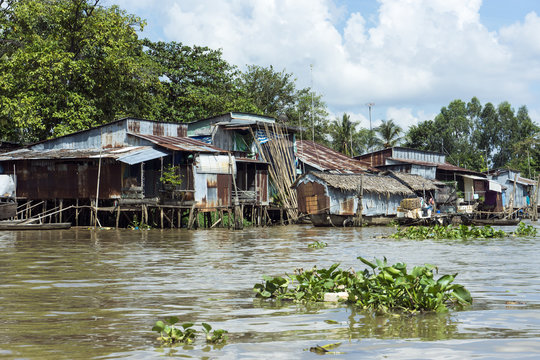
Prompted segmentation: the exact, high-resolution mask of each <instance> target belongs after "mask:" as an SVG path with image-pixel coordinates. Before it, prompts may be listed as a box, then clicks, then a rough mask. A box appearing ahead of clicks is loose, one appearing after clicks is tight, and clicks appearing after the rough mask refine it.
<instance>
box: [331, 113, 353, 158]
mask: <svg viewBox="0 0 540 360" xmlns="http://www.w3.org/2000/svg"><path fill="white" fill-rule="evenodd" d="M329 130H330V136H332V147H333V148H334V150H336V151H339V152H340V153H342V154H345V155H347V156H353V134H354V133H355V132H356V124H355V123H353V122H352V121H351V116H350V115H348V114H346V113H344V114H343V116H342V118H341V121H340V120H339V119H335V120H334V121H332V122H331V123H330V126H329ZM357 155H358V154H357Z"/></svg>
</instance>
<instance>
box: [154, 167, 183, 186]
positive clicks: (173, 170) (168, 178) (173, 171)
mask: <svg viewBox="0 0 540 360" xmlns="http://www.w3.org/2000/svg"><path fill="white" fill-rule="evenodd" d="M179 171H180V167H178V166H173V165H169V166H168V167H167V168H166V169H164V170H163V173H162V174H161V177H160V178H159V181H161V182H162V183H163V184H167V185H171V186H173V187H177V186H180V185H182V176H181V175H180V174H179Z"/></svg>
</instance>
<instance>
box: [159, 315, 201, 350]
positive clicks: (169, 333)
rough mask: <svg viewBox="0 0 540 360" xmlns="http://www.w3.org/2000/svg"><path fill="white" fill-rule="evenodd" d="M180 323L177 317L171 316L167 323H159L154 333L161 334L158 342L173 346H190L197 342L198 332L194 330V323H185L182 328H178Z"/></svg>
mask: <svg viewBox="0 0 540 360" xmlns="http://www.w3.org/2000/svg"><path fill="white" fill-rule="evenodd" d="M177 322H178V318H177V317H176V316H171V317H170V318H168V319H166V320H165V322H163V321H161V320H160V321H157V322H156V324H155V325H154V327H153V328H152V331H157V332H158V333H159V335H160V336H159V337H158V340H160V341H161V342H162V343H164V344H168V345H172V344H174V343H184V344H190V343H192V342H193V340H195V336H196V333H197V330H195V329H193V323H184V324H182V328H179V327H176V326H175V324H176V323H177Z"/></svg>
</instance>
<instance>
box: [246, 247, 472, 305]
mask: <svg viewBox="0 0 540 360" xmlns="http://www.w3.org/2000/svg"><path fill="white" fill-rule="evenodd" d="M358 259H359V260H360V261H362V262H363V263H364V264H366V265H368V266H369V268H368V269H365V270H364V271H362V272H355V271H353V270H352V269H351V270H342V269H339V268H338V267H339V264H334V265H332V266H331V267H330V268H328V269H317V268H313V269H311V270H308V271H304V270H298V271H296V272H295V274H293V275H287V276H286V277H279V276H278V277H269V276H264V277H263V280H264V281H263V283H262V284H256V285H255V286H254V288H253V291H254V292H255V293H256V297H258V298H263V299H280V300H282V299H286V300H293V301H323V300H324V294H325V293H331V292H346V293H347V299H346V300H345V302H347V303H349V304H354V305H357V306H360V307H362V308H364V309H373V310H376V311H382V312H387V311H393V310H394V311H395V310H398V311H399V310H401V311H407V312H418V311H437V312H441V311H447V310H448V306H452V305H470V304H471V303H472V298H471V295H470V293H469V291H467V290H466V289H465V288H464V287H463V286H462V285H459V284H453V281H454V279H455V277H456V276H457V274H453V275H443V276H441V277H440V278H439V279H437V280H436V279H435V278H434V275H433V273H434V271H436V270H437V268H436V267H435V266H434V265H430V264H426V265H423V266H415V267H414V268H413V269H412V271H411V272H408V271H407V266H406V265H405V264H403V263H397V264H394V265H392V266H390V265H388V263H387V260H386V258H384V260H379V259H376V260H375V263H372V262H370V261H368V260H366V259H364V258H362V257H358Z"/></svg>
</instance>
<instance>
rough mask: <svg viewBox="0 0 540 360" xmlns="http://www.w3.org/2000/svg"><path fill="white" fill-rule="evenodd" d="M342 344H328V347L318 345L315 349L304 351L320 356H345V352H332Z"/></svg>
mask: <svg viewBox="0 0 540 360" xmlns="http://www.w3.org/2000/svg"><path fill="white" fill-rule="evenodd" d="M340 345H341V343H333V344H326V345H322V346H320V345H316V346H313V347H310V348H309V349H304V351H308V350H309V351H311V352H314V353H316V354H318V355H337V354H345V353H344V352H340V351H330V350H332V349H335V348H337V347H339V346H340Z"/></svg>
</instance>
